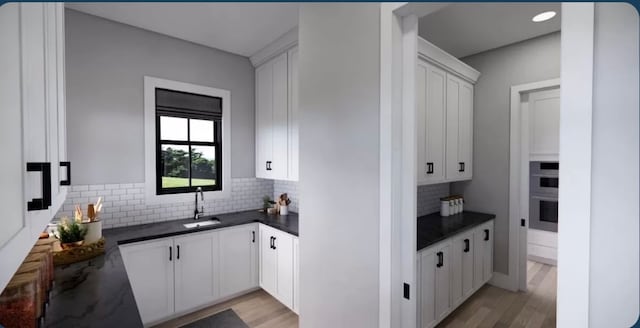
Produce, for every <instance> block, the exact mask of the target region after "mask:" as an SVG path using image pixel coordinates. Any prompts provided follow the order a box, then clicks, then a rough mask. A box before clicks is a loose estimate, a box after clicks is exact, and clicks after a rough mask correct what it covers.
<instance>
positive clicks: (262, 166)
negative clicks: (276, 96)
mask: <svg viewBox="0 0 640 328" xmlns="http://www.w3.org/2000/svg"><path fill="white" fill-rule="evenodd" d="M272 121H273V63H272V62H267V63H265V64H263V65H261V66H260V67H258V68H256V177H258V178H271V170H269V161H271V160H272V158H271V157H272V155H273V130H272Z"/></svg>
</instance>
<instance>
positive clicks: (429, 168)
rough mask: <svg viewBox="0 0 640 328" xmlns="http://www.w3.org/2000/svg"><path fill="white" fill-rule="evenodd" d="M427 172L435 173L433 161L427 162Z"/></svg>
mask: <svg viewBox="0 0 640 328" xmlns="http://www.w3.org/2000/svg"><path fill="white" fill-rule="evenodd" d="M427 174H433V163H431V162H429V163H427Z"/></svg>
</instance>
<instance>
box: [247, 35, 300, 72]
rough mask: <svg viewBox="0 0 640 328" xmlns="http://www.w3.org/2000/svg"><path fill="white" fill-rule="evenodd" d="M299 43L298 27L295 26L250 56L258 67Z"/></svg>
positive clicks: (254, 65)
mask: <svg viewBox="0 0 640 328" xmlns="http://www.w3.org/2000/svg"><path fill="white" fill-rule="evenodd" d="M297 44H298V27H297V26H296V27H294V28H292V29H291V30H289V31H288V32H287V33H285V34H283V35H282V36H281V37H279V38H278V39H277V40H275V41H273V42H272V43H270V44H269V45H267V46H266V47H264V48H262V49H260V50H259V51H258V52H256V53H255V54H253V55H252V56H251V57H249V60H250V61H251V64H253V67H258V66H260V65H262V64H264V63H266V62H268V61H269V60H271V59H273V58H275V57H276V56H278V55H279V54H281V53H283V52H285V51H287V50H289V49H290V48H293V47H294V46H296V45H297Z"/></svg>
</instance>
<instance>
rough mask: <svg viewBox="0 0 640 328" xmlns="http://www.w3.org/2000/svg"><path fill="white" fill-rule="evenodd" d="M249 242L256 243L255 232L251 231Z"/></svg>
mask: <svg viewBox="0 0 640 328" xmlns="http://www.w3.org/2000/svg"><path fill="white" fill-rule="evenodd" d="M251 242H252V243H255V242H256V232H255V231H251Z"/></svg>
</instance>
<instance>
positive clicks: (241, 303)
mask: <svg viewBox="0 0 640 328" xmlns="http://www.w3.org/2000/svg"><path fill="white" fill-rule="evenodd" d="M226 309H233V311H234V312H235V313H236V314H237V315H238V316H239V317H240V319H242V321H244V322H245V323H246V324H247V325H248V326H249V327H251V328H298V315H296V314H295V313H293V311H291V310H289V309H288V308H287V307H286V306H284V305H283V304H282V303H280V302H278V301H277V300H276V299H275V298H273V297H272V296H271V295H269V294H267V292H265V291H264V290H262V289H260V290H257V291H255V292H251V293H249V294H246V295H242V296H239V297H236V298H234V299H232V300H229V301H227V302H224V303H220V304H217V305H214V306H211V307H208V308H205V309H202V310H200V311H197V312H194V313H191V314H187V315H185V316H182V317H179V318H177V319H173V320H171V321H167V322H165V323H162V324H160V325H158V326H156V328H169V327H172V328H173V327H181V326H183V325H186V324H188V323H191V322H194V321H198V320H200V319H202V318H206V317H208V316H211V315H214V314H216V313H218V312H221V311H224V310H226Z"/></svg>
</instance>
